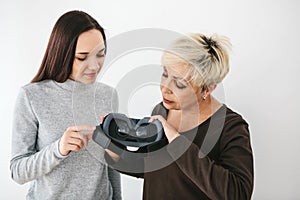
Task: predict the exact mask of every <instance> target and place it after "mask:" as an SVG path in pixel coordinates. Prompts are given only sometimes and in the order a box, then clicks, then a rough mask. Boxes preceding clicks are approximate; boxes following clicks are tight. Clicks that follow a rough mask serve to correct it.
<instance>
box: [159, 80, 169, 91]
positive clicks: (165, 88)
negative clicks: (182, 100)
mask: <svg viewBox="0 0 300 200" xmlns="http://www.w3.org/2000/svg"><path fill="white" fill-rule="evenodd" d="M160 90H161V92H162V93H168V94H170V93H172V89H171V80H161V83H160Z"/></svg>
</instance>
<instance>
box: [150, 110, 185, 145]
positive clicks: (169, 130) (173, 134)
mask: <svg viewBox="0 0 300 200" xmlns="http://www.w3.org/2000/svg"><path fill="white" fill-rule="evenodd" d="M156 119H157V120H159V121H160V122H161V124H162V126H163V128H164V131H165V134H166V136H167V138H168V141H169V143H171V142H172V141H173V140H174V139H175V138H177V137H178V136H179V135H180V134H179V133H178V131H177V130H176V129H175V128H174V127H173V126H171V125H170V124H168V122H167V120H165V118H163V117H162V116H161V115H153V116H151V117H150V120H149V122H153V121H154V120H156Z"/></svg>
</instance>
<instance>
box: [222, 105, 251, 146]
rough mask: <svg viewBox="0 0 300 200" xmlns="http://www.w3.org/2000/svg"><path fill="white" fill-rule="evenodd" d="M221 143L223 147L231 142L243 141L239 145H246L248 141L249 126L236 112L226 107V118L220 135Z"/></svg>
mask: <svg viewBox="0 0 300 200" xmlns="http://www.w3.org/2000/svg"><path fill="white" fill-rule="evenodd" d="M220 139H221V141H223V142H222V143H223V145H224V146H226V144H228V143H231V142H232V141H235V143H236V142H237V141H243V142H240V143H243V144H245V145H246V144H248V143H249V141H250V132H249V125H248V123H247V121H246V120H245V119H244V118H243V117H242V115H241V114H239V113H238V112H236V111H233V110H232V109H230V108H228V107H226V116H225V120H224V125H223V131H222V134H221V138H220Z"/></svg>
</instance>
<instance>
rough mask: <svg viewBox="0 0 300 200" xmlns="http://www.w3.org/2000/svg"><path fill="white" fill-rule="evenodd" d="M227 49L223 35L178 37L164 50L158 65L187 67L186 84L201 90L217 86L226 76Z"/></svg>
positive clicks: (227, 68)
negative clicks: (187, 82) (189, 83)
mask: <svg viewBox="0 0 300 200" xmlns="http://www.w3.org/2000/svg"><path fill="white" fill-rule="evenodd" d="M230 49H231V43H230V41H229V39H228V38H227V37H225V36H219V35H217V34H213V35H212V36H210V37H208V36H205V35H203V34H199V33H196V34H190V35H188V36H184V37H180V38H178V39H177V40H175V41H174V42H173V43H172V44H171V45H170V47H169V48H168V49H166V51H165V53H164V55H163V57H162V63H163V64H165V65H168V64H169V65H170V64H171V65H176V64H178V63H181V64H187V65H189V66H191V67H190V68H189V70H188V72H187V74H186V77H187V76H189V78H190V79H189V81H190V82H191V83H192V84H193V85H196V86H198V87H200V88H202V91H204V90H205V89H207V88H208V87H209V86H210V85H212V84H218V83H220V82H221V81H222V80H223V79H224V77H225V76H226V75H227V73H228V71H229V56H228V50H230ZM186 77H185V78H186Z"/></svg>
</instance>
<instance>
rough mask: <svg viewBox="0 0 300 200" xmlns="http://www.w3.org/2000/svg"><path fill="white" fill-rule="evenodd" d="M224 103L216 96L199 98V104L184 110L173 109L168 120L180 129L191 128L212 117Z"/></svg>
mask: <svg viewBox="0 0 300 200" xmlns="http://www.w3.org/2000/svg"><path fill="white" fill-rule="evenodd" d="M221 106H222V104H221V103H220V102H219V101H217V100H216V99H215V98H214V97H212V96H208V97H207V98H206V100H203V99H202V98H201V99H200V98H199V99H198V104H197V103H195V104H194V105H193V106H190V107H189V108H186V109H182V110H171V112H169V115H168V121H169V122H171V123H172V125H173V126H174V127H175V128H176V129H177V130H178V131H179V132H184V131H187V130H190V129H192V128H194V127H196V126H199V125H200V124H201V123H203V122H204V121H206V120H207V119H208V118H210V117H211V116H212V115H213V114H214V113H215V112H216V111H217V110H218V109H219V108H220V107H221Z"/></svg>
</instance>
